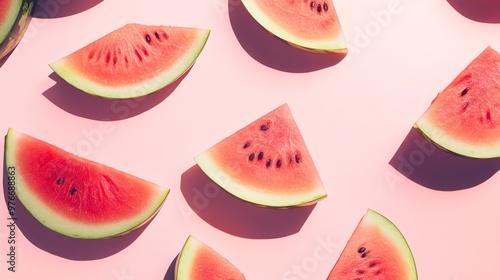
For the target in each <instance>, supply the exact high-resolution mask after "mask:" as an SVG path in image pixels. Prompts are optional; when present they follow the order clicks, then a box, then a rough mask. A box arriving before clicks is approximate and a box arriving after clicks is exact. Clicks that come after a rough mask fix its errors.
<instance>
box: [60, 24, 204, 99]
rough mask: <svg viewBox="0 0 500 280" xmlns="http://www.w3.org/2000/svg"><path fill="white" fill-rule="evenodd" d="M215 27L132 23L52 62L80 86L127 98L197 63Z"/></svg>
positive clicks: (153, 88)
mask: <svg viewBox="0 0 500 280" xmlns="http://www.w3.org/2000/svg"><path fill="white" fill-rule="evenodd" d="M209 34H210V30H206V29H199V28H191V27H176V26H149V25H142V24H137V23H131V24H127V25H125V26H123V27H121V28H119V29H117V30H115V31H112V32H110V33H108V34H107V35H105V36H103V37H101V38H99V39H97V40H96V41H94V42H92V43H90V44H89V45H87V46H85V47H83V48H81V49H79V50H77V51H75V52H73V53H71V54H69V55H67V56H65V57H63V58H61V59H59V60H57V61H55V62H53V63H51V64H50V67H51V68H52V69H53V70H54V72H56V73H57V74H58V75H59V76H61V77H62V78H63V79H64V80H66V81H67V82H68V83H70V84H72V85H73V86H75V87H76V88H78V89H80V90H82V91H84V92H86V93H89V94H92V95H96V96H100V97H105V98H112V99H123V98H134V97H140V96H144V95H147V94H150V93H152V92H155V91H157V90H159V89H161V88H163V87H165V86H167V85H169V84H171V83H172V82H174V81H175V80H177V79H178V78H179V77H180V76H181V75H182V74H184V73H185V72H186V71H187V70H188V69H190V68H191V67H192V65H193V64H194V62H195V61H196V59H197V58H198V56H199V54H200V53H201V51H202V50H203V48H204V46H205V43H206V42H207V40H208V36H209Z"/></svg>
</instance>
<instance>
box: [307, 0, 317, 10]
mask: <svg viewBox="0 0 500 280" xmlns="http://www.w3.org/2000/svg"><path fill="white" fill-rule="evenodd" d="M309 6H310V7H311V9H314V6H316V3H314V1H311V4H309Z"/></svg>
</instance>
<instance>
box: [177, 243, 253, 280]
mask: <svg viewBox="0 0 500 280" xmlns="http://www.w3.org/2000/svg"><path fill="white" fill-rule="evenodd" d="M244 279H245V276H244V275H243V273H241V272H240V271H239V270H238V269H237V268H236V267H235V266H234V265H233V264H232V263H231V262H229V261H228V260H227V259H226V258H224V257H223V256H222V255H220V254H219V253H218V252H217V251H215V250H214V249H212V248H211V247H209V246H208V245H207V244H205V243H203V242H201V241H200V240H199V239H197V238H196V237H194V236H193V235H190V236H189V237H188V238H187V240H186V242H185V243H184V246H183V247H182V251H181V253H180V254H179V256H178V258H177V262H176V265H175V280H244Z"/></svg>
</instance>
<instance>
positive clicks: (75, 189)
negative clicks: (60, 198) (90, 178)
mask: <svg viewBox="0 0 500 280" xmlns="http://www.w3.org/2000/svg"><path fill="white" fill-rule="evenodd" d="M77 190H78V189H77V188H76V187H73V188H72V189H71V191H70V193H71V195H75V193H76V191H77Z"/></svg>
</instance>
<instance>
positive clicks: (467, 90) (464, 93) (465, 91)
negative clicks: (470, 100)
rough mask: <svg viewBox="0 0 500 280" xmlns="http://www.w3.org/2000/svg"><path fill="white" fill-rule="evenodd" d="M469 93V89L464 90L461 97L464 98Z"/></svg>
mask: <svg viewBox="0 0 500 280" xmlns="http://www.w3.org/2000/svg"><path fill="white" fill-rule="evenodd" d="M467 92H469V88H465V89H464V90H462V94H461V96H464V95H466V94H467Z"/></svg>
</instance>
